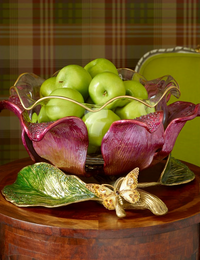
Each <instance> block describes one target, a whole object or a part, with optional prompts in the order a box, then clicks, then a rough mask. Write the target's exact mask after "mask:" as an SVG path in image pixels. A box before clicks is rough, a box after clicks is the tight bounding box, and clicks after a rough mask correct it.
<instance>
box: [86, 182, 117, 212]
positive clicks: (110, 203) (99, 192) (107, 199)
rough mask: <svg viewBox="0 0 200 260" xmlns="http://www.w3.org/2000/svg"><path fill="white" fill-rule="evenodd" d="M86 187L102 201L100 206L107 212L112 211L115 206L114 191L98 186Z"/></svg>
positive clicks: (87, 185)
mask: <svg viewBox="0 0 200 260" xmlns="http://www.w3.org/2000/svg"><path fill="white" fill-rule="evenodd" d="M86 187H87V188H88V189H89V190H90V191H91V192H93V193H94V194H95V195H96V196H97V197H99V198H100V199H102V204H103V205H104V207H105V208H107V209H109V210H114V209H115V205H116V194H115V192H114V191H112V190H111V189H109V188H108V187H106V186H105V185H99V184H86Z"/></svg>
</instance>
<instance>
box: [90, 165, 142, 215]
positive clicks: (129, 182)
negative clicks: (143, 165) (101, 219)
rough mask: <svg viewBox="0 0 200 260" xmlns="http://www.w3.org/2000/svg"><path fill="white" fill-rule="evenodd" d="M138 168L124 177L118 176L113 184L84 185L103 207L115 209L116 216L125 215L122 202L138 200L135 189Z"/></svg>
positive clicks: (137, 192)
mask: <svg viewBox="0 0 200 260" xmlns="http://www.w3.org/2000/svg"><path fill="white" fill-rule="evenodd" d="M138 176H139V168H138V167H137V168H135V169H133V170H132V171H131V172H129V173H128V174H127V175H126V177H122V178H119V179H118V180H117V181H116V182H115V184H114V186H112V185H110V184H101V185H100V184H86V187H87V188H88V189H89V190H90V191H91V192H93V193H94V194H95V195H96V196H97V197H99V198H100V199H101V201H102V204H103V205H104V207H105V208H107V209H109V210H115V211H116V214H117V216H118V217H121V218H122V217H125V216H126V213H125V211H124V208H123V205H124V202H128V203H130V204H136V203H137V202H139V200H140V193H139V191H138V190H137V186H138Z"/></svg>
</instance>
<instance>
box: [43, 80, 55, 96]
mask: <svg viewBox="0 0 200 260" xmlns="http://www.w3.org/2000/svg"><path fill="white" fill-rule="evenodd" d="M55 88H56V77H51V78H48V79H46V80H45V81H44V82H43V83H42V85H41V87H40V97H46V96H49V95H50V94H51V92H52V91H53V90H54V89H55Z"/></svg>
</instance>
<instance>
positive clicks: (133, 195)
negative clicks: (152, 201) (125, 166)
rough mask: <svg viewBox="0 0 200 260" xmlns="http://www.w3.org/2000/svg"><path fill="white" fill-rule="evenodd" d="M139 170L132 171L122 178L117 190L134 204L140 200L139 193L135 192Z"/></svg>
mask: <svg viewBox="0 0 200 260" xmlns="http://www.w3.org/2000/svg"><path fill="white" fill-rule="evenodd" d="M138 176H139V168H138V167H137V168H135V169H133V170H132V171H131V172H130V173H128V174H127V175H126V177H124V179H123V180H122V182H121V186H120V188H119V193H120V195H121V196H122V197H123V198H124V199H125V200H126V201H128V202H130V203H133V204H134V203H136V202H137V201H139V199H140V193H139V192H138V191H137V190H136V188H137V185H138Z"/></svg>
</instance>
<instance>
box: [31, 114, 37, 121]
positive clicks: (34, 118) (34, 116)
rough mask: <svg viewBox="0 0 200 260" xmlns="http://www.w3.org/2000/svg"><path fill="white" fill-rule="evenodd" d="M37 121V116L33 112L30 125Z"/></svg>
mask: <svg viewBox="0 0 200 260" xmlns="http://www.w3.org/2000/svg"><path fill="white" fill-rule="evenodd" d="M37 121H38V115H37V113H35V112H34V113H33V114H32V118H31V122H32V123H37Z"/></svg>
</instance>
